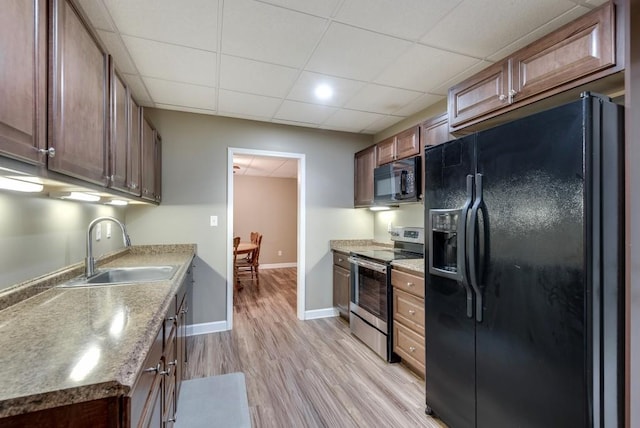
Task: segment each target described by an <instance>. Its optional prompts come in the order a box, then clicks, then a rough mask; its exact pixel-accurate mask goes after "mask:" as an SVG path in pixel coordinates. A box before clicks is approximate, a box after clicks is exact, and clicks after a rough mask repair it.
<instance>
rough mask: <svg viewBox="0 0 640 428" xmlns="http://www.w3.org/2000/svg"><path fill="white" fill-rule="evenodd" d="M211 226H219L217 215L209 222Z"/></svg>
mask: <svg viewBox="0 0 640 428" xmlns="http://www.w3.org/2000/svg"><path fill="white" fill-rule="evenodd" d="M209 224H210V225H211V226H212V227H213V226H217V225H218V216H217V215H212V216H211V218H210V221H209Z"/></svg>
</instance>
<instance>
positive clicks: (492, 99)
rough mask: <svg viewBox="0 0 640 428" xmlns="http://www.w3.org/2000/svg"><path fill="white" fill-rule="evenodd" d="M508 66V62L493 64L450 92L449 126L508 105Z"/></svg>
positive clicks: (454, 125)
mask: <svg viewBox="0 0 640 428" xmlns="http://www.w3.org/2000/svg"><path fill="white" fill-rule="evenodd" d="M510 64H511V62H510V60H505V61H503V62H499V63H496V64H493V65H492V66H490V67H487V68H486V69H484V70H482V71H481V72H480V73H478V74H476V75H475V76H473V77H471V78H469V79H467V80H464V81H462V82H460V83H458V84H457V85H455V86H454V87H452V88H450V89H449V100H448V107H449V124H450V125H451V127H456V126H457V125H460V124H461V123H464V122H467V121H469V120H471V119H474V118H477V117H479V116H483V115H485V114H487V113H489V112H492V111H494V110H498V109H500V108H502V107H504V106H506V105H508V102H509V89H510V82H509V80H510Z"/></svg>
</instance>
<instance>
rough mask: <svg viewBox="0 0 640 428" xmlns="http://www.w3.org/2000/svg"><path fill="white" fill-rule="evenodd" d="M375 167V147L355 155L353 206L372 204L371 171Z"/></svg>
mask: <svg viewBox="0 0 640 428" xmlns="http://www.w3.org/2000/svg"><path fill="white" fill-rule="evenodd" d="M375 167H376V146H371V147H369V148H366V149H364V150H362V151H360V152H358V153H356V155H355V162H354V183H355V186H354V206H356V207H367V206H370V205H372V204H373V170H374V169H375Z"/></svg>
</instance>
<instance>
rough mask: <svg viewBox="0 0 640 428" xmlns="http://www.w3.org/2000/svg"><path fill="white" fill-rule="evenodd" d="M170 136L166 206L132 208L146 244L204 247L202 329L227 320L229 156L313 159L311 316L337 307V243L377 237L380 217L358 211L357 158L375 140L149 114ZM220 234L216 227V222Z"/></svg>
mask: <svg viewBox="0 0 640 428" xmlns="http://www.w3.org/2000/svg"><path fill="white" fill-rule="evenodd" d="M145 111H146V113H148V114H149V118H150V119H151V121H152V122H153V124H154V125H155V126H156V127H157V128H158V131H159V132H160V134H161V135H162V156H163V170H162V186H163V187H162V196H163V197H162V204H161V205H160V206H159V207H130V208H129V209H128V210H127V224H128V225H129V226H130V228H131V231H132V234H135V236H137V238H138V242H140V243H179V242H190V243H196V244H197V245H198V260H197V261H196V269H195V271H194V274H195V278H196V284H195V288H194V307H193V316H194V318H193V320H194V323H206V322H214V321H223V320H225V319H226V289H227V284H226V281H227V278H226V269H227V260H228V257H229V256H230V254H227V246H228V245H229V244H230V243H229V242H227V200H228V197H227V171H228V165H227V157H228V148H229V147H233V148H246V149H258V150H271V151H279V152H287V153H299V154H304V155H305V164H306V207H305V208H306V230H305V234H306V248H305V250H306V272H305V284H306V309H307V310H313V309H324V308H329V307H332V306H333V302H332V294H333V291H332V270H331V265H332V260H331V252H330V250H329V240H330V239H349V238H355V239H365V238H371V237H372V230H373V215H372V214H371V212H370V211H368V210H354V209H353V154H354V153H355V152H357V151H358V150H360V149H362V148H364V147H367V146H369V145H371V144H372V142H373V141H372V137H371V136H367V135H357V134H349V133H343V132H332V131H322V130H316V129H310V128H302V127H294V126H285V125H276V124H270V123H264V122H254V121H248V120H240V119H231V118H224V117H215V116H208V115H199V114H193V113H183V112H174V111H168V110H151V109H150V110H145ZM211 215H217V216H218V226H217V227H211V226H209V216H211Z"/></svg>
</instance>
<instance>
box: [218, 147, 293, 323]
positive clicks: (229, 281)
mask: <svg viewBox="0 0 640 428" xmlns="http://www.w3.org/2000/svg"><path fill="white" fill-rule="evenodd" d="M236 154H238V155H253V156H265V157H279V158H291V159H297V160H298V221H297V235H298V236H297V252H298V256H297V260H296V262H297V272H296V274H297V281H296V282H297V285H296V296H297V305H296V307H297V311H296V312H297V314H296V315H297V317H298V319H299V320H304V314H305V311H306V304H305V301H306V284H305V271H306V268H305V259H306V257H305V248H306V235H305V230H306V184H305V177H306V164H305V155H304V154H302V153H292V152H276V151H272V150H257V149H243V148H238V147H229V148H228V149H227V254H233V156H234V155H236ZM233 292H234V284H233V257H228V258H227V320H226V321H227V329H228V330H231V329H233Z"/></svg>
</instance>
